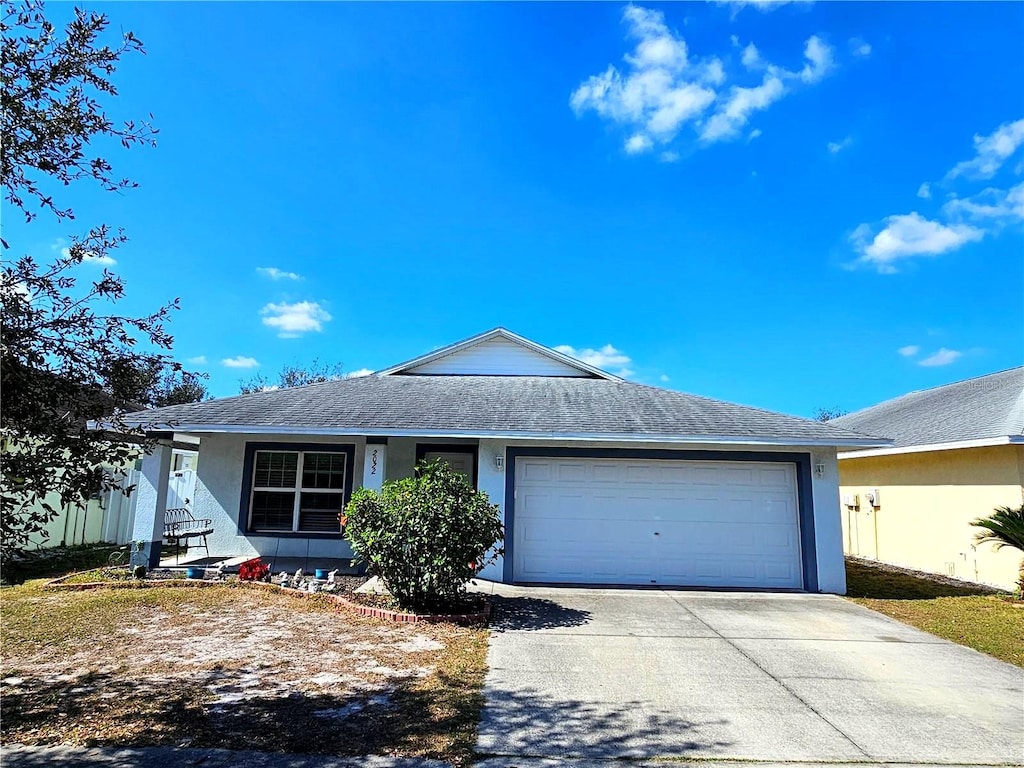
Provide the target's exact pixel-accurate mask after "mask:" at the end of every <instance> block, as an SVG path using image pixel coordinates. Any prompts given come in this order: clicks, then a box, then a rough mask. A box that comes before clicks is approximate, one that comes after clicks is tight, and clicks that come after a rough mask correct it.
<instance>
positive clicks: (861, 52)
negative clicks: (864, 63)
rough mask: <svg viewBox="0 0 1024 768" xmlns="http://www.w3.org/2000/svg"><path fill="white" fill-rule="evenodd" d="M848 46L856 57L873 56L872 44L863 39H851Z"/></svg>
mask: <svg viewBox="0 0 1024 768" xmlns="http://www.w3.org/2000/svg"><path fill="white" fill-rule="evenodd" d="M848 44H849V46H850V50H851V51H852V52H853V55H854V56H861V57H867V56H870V55H871V43H869V42H867V41H866V40H864V38H862V37H851V38H850V40H849V41H848Z"/></svg>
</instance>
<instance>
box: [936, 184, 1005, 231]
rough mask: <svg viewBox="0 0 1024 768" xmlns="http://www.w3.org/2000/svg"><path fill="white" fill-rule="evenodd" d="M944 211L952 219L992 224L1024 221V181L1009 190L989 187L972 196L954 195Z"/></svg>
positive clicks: (943, 208) (943, 207)
mask: <svg viewBox="0 0 1024 768" xmlns="http://www.w3.org/2000/svg"><path fill="white" fill-rule="evenodd" d="M942 212H943V213H944V214H946V216H948V217H950V218H951V219H956V220H963V219H970V220H972V221H974V222H981V221H985V220H987V221H989V222H990V223H992V224H1000V223H1004V222H1008V221H1013V220H1014V219H1019V220H1022V221H1024V183H1021V184H1018V185H1017V186H1015V187H1012V188H1010V189H1008V190H1006V189H995V188H993V187H989V188H988V189H985V190H983V191H981V192H979V193H978V194H976V195H974V196H972V197H954V198H952V199H951V200H949V201H948V202H947V203H946V204H945V205H943V206H942Z"/></svg>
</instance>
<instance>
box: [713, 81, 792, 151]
mask: <svg viewBox="0 0 1024 768" xmlns="http://www.w3.org/2000/svg"><path fill="white" fill-rule="evenodd" d="M784 93H785V86H784V85H783V84H782V80H781V79H780V78H779V77H777V76H776V75H774V74H772V73H771V72H769V73H768V74H766V75H765V76H764V81H763V82H762V83H761V85H758V86H755V87H753V88H743V87H740V86H733V88H732V90H731V91H730V93H729V98H728V100H727V101H726V103H725V106H724V107H722V108H721V109H720V110H719V111H718V112H716V113H715V114H714V115H712V117H711V118H710V119H709V120H708V121H707V122H706V123H705V124H704V130H703V131H701V134H700V137H701V138H702V139H704V140H705V141H709V142H711V141H719V140H721V139H728V138H731V137H734V136H736V135H737V134H738V133H739V131H740V129H741V128H742V127H743V126H745V125H746V124H747V121H748V120H749V119H750V116H751V115H752V114H753V113H754V112H758V111H760V110H762V109H767V108H768V107H770V106H771V105H772V104H773V103H774V102H776V101H778V100H779V99H781V98H782V96H783V94H784Z"/></svg>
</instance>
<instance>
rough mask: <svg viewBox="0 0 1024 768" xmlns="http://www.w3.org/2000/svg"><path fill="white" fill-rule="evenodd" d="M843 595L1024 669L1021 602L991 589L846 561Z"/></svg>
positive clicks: (1023, 631) (1023, 621) (1023, 618)
mask: <svg viewBox="0 0 1024 768" xmlns="http://www.w3.org/2000/svg"><path fill="white" fill-rule="evenodd" d="M846 581H847V595H846V596H847V597H848V598H850V599H851V600H853V601H854V602H857V603H860V604H861V605H863V606H866V607H867V608H871V609H872V610H874V611H878V612H879V613H884V614H885V615H886V616H891V617H892V618H894V619H898V620H899V621H902V622H903V623H905V624H910V625H911V626H913V627H917V628H918V629H923V630H924V631H925V632H931V633H932V634H933V635H938V636H939V637H943V638H945V639H946V640H952V641H953V642H954V643H959V644H960V645H966V646H968V647H969V648H974V649H975V650H978V651H981V652H982V653H987V654H989V655H991V656H995V657H996V658H997V659H1002V660H1003V661H1008V662H1010V663H1011V664H1016V665H1017V666H1018V667H1024V607H1022V606H1024V603H1021V602H1020V601H1015V600H1013V599H1012V597H1010V596H1009V595H1007V594H994V590H992V589H991V588H989V587H983V586H976V585H972V584H968V583H965V582H954V581H952V580H949V579H946V580H940V579H937V578H935V579H933V578H929V577H928V576H927V575H925V574H920V573H916V572H910V571H906V570H903V569H898V568H893V567H891V566H884V565H876V564H874V563H868V562H865V561H862V560H853V559H847V561H846Z"/></svg>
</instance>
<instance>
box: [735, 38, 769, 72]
mask: <svg viewBox="0 0 1024 768" xmlns="http://www.w3.org/2000/svg"><path fill="white" fill-rule="evenodd" d="M740 61H742V62H743V66H744V67H746V68H747V69H760V68H761V67H763V66H764V62H763V61H762V60H761V54H760V52H759V51H758V50H757V46H756V45H754V44H753V43H749V44H748V45H747V47H746V48H744V49H743V56H742V57H741V58H740Z"/></svg>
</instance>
